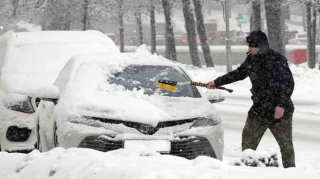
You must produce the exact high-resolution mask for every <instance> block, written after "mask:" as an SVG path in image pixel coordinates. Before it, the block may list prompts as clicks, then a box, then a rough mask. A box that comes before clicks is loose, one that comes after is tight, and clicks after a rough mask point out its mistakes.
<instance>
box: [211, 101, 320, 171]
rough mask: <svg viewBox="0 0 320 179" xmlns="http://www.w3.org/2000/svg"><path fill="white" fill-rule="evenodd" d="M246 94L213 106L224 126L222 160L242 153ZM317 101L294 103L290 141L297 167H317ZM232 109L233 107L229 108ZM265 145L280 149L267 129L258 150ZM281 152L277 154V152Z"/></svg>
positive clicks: (319, 158) (319, 136) (248, 104)
mask: <svg viewBox="0 0 320 179" xmlns="http://www.w3.org/2000/svg"><path fill="white" fill-rule="evenodd" d="M251 104H252V102H251V99H250V98H249V97H248V96H239V95H228V96H227V98H226V100H225V101H224V102H221V103H219V104H216V105H215V106H216V107H217V108H218V110H219V111H220V112H221V116H222V118H223V119H224V127H225V160H228V157H236V156H238V155H239V154H240V153H241V134H242V128H243V126H244V124H245V120H246V117H247V111H248V110H249V108H250V107H251ZM319 104H320V103H311V104H310V103H307V102H303V101H296V102H295V113H294V118H293V119H294V121H293V142H294V147H295V152H296V165H297V168H308V169H311V168H314V169H318V168H320V163H319V162H317V161H320V154H319V152H318V151H319V149H320V142H319V141H320V133H319V129H320V120H319V113H318V111H317V110H316V108H317V109H319V108H320V107H319V106H320V105H319ZM231 109H232V110H231ZM268 148H272V149H275V150H276V151H278V152H279V151H280V149H279V147H278V144H277V142H276V140H275V139H274V137H273V135H272V134H271V132H270V131H269V130H267V132H266V133H265V135H264V137H263V138H262V141H261V143H260V145H259V147H258V149H257V150H266V149H268ZM279 154H280V153H279Z"/></svg>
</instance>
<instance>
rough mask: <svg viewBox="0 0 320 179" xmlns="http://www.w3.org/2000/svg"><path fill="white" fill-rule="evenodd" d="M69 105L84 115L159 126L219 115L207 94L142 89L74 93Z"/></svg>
mask: <svg viewBox="0 0 320 179" xmlns="http://www.w3.org/2000/svg"><path fill="white" fill-rule="evenodd" d="M68 100H71V101H72V104H71V105H72V106H70V108H71V109H72V110H73V111H74V112H76V113H78V114H80V115H83V116H94V117H101V118H108V119H117V120H123V121H132V122H139V123H145V124H150V125H153V126H156V125H157V124H158V123H159V122H161V121H172V120H182V119H190V118H195V117H204V116H213V115H217V111H216V109H215V108H214V106H213V105H212V104H210V103H209V102H208V101H207V100H206V99H204V98H187V97H179V98H176V97H165V96H160V95H152V96H149V95H145V94H143V92H142V91H126V92H117V93H110V94H101V93H100V94H99V93H96V94H91V95H90V96H84V95H81V94H74V95H73V97H70V98H68Z"/></svg>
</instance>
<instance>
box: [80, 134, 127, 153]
mask: <svg viewBox="0 0 320 179" xmlns="http://www.w3.org/2000/svg"><path fill="white" fill-rule="evenodd" d="M78 148H90V149H95V150H99V151H101V152H108V151H111V150H116V149H120V148H123V141H120V140H111V139H106V138H103V137H99V136H89V137H86V138H85V139H83V140H82V141H81V143H80V144H79V146H78Z"/></svg>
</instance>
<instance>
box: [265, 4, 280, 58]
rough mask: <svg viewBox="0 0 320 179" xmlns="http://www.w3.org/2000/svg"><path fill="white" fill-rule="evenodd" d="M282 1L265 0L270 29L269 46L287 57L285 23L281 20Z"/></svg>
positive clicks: (268, 27)
mask: <svg viewBox="0 0 320 179" xmlns="http://www.w3.org/2000/svg"><path fill="white" fill-rule="evenodd" d="M281 6H282V0H265V8H266V20H267V29H268V39H269V44H270V47H271V48H272V49H274V50H275V51H278V52H279V53H281V54H282V55H285V49H284V45H283V40H279V39H283V34H284V29H283V28H282V27H284V25H282V24H281V23H284V21H282V20H281Z"/></svg>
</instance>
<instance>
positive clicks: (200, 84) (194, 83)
mask: <svg viewBox="0 0 320 179" xmlns="http://www.w3.org/2000/svg"><path fill="white" fill-rule="evenodd" d="M190 84H191V85H194V86H201V87H207V86H208V84H205V83H199V82H193V81H192V82H191V83H190ZM215 89H221V90H226V91H228V92H229V93H232V92H233V90H232V89H228V88H225V87H221V86H217V87H215Z"/></svg>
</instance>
